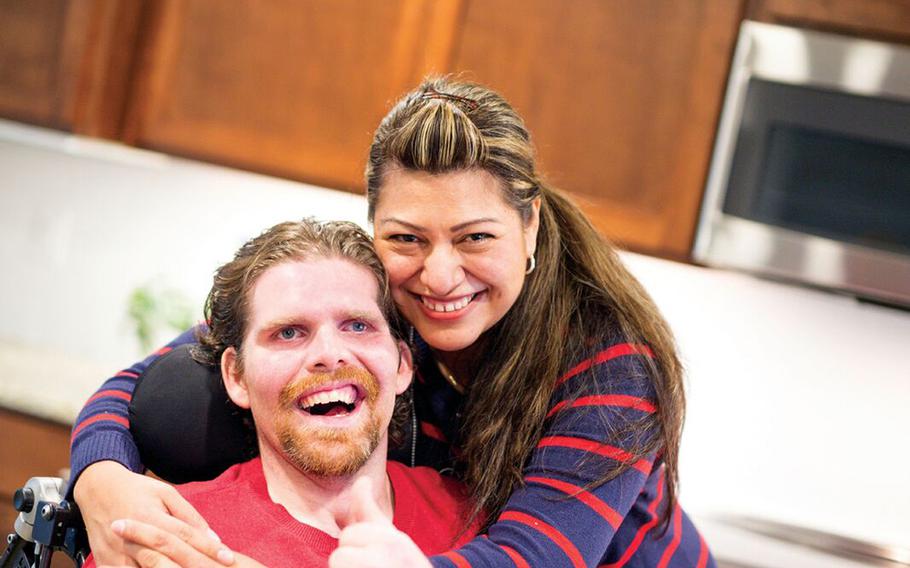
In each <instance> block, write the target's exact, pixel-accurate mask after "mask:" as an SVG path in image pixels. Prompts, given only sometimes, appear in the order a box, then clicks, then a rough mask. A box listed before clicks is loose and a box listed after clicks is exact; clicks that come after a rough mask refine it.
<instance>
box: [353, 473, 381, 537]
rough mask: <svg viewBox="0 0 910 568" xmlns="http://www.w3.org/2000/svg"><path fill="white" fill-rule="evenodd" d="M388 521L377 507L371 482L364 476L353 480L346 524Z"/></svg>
mask: <svg viewBox="0 0 910 568" xmlns="http://www.w3.org/2000/svg"><path fill="white" fill-rule="evenodd" d="M375 522H379V523H389V522H391V521H390V520H389V518H388V517H387V516H386V515H385V513H383V512H382V509H380V508H379V503H377V502H376V497H375V496H374V495H373V483H372V481H370V479H368V478H366V477H361V478H360V479H358V480H357V481H355V482H354V486H353V487H352V488H351V509H350V513H349V515H348V524H349V525H351V524H354V523H375Z"/></svg>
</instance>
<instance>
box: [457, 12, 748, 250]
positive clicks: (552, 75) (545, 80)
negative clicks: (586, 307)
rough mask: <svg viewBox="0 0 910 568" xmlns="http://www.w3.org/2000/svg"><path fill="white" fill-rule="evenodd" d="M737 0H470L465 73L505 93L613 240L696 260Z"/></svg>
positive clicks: (559, 177) (553, 172) (551, 166)
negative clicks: (694, 242) (701, 207)
mask: <svg viewBox="0 0 910 568" xmlns="http://www.w3.org/2000/svg"><path fill="white" fill-rule="evenodd" d="M742 8H743V6H742V2H740V1H737V0H686V1H685V2H677V1H657V0H646V1H640V0H611V1H609V2H605V1H602V0H571V1H568V2H552V1H549V0H471V1H470V2H468V4H467V10H466V14H465V23H464V30H463V34H462V39H461V40H460V42H459V46H458V49H457V51H456V55H455V59H454V62H455V63H454V64H455V67H456V69H462V70H469V71H472V72H473V74H474V76H475V77H476V79H477V80H479V81H480V82H483V83H486V84H489V85H491V86H492V87H494V88H496V89H497V90H499V91H500V92H501V93H503V95H505V96H506V98H508V99H509V100H510V101H511V102H512V103H513V104H514V105H515V107H516V108H517V110H518V112H519V113H520V114H521V115H522V116H523V117H524V118H525V120H526V121H527V124H528V127H529V128H530V130H531V133H532V135H533V136H534V139H535V141H536V143H537V147H538V150H539V155H540V161H541V164H542V168H543V171H544V172H545V173H546V174H548V176H547V177H548V179H549V180H550V181H551V183H553V184H554V185H555V186H558V187H561V188H563V189H565V190H568V191H569V192H570V193H572V194H573V195H574V196H575V197H576V198H577V200H578V201H579V202H580V203H581V204H582V205H583V207H584V208H585V209H586V211H587V213H588V214H589V215H590V216H591V218H592V219H593V221H594V222H595V224H596V225H597V226H598V227H599V228H600V229H601V230H602V232H603V233H604V234H606V235H607V236H608V237H610V238H613V239H615V240H617V241H619V242H621V243H622V244H624V245H626V246H628V247H630V248H633V249H636V250H640V251H646V252H654V253H657V254H660V255H662V256H668V257H677V258H685V257H688V254H689V249H690V246H691V242H692V237H693V234H694V227H695V223H696V219H697V216H698V208H699V205H700V201H701V195H702V191H703V186H704V182H705V178H706V174H707V169H708V163H709V159H710V154H711V148H712V144H713V140H714V130H715V126H716V123H717V119H718V116H719V111H720V107H721V99H722V96H723V93H724V87H725V81H726V77H727V71H728V67H729V62H730V58H731V56H732V50H733V45H734V42H735V38H736V34H737V32H738V27H739V22H740V16H741V13H742V12H741V10H742Z"/></svg>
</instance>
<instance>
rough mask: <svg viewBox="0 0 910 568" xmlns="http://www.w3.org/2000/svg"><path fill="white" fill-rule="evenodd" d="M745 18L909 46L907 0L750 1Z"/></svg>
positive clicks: (908, 3) (908, 1)
mask: <svg viewBox="0 0 910 568" xmlns="http://www.w3.org/2000/svg"><path fill="white" fill-rule="evenodd" d="M746 17H747V18H749V19H751V20H756V21H759V22H770V23H775V24H783V25H788V26H794V27H805V28H814V29H818V30H823V31H831V32H835V33H843V34H847V35H855V36H859V37H864V38H870V39H878V40H882V41H894V42H901V43H910V0H750V2H749V7H748V10H747V12H746Z"/></svg>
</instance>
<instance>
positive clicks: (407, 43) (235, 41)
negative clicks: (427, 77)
mask: <svg viewBox="0 0 910 568" xmlns="http://www.w3.org/2000/svg"><path fill="white" fill-rule="evenodd" d="M459 9H460V2H458V1H454V0H437V1H426V0H389V1H382V2H379V1H368V2H364V1H362V0H335V1H332V2H326V1H324V0H274V1H271V2H223V1H222V0H159V1H155V2H151V3H150V9H149V12H148V13H147V19H146V21H145V23H144V27H145V34H144V36H143V40H142V43H141V47H140V50H141V57H140V59H139V62H138V66H137V69H136V82H135V84H134V90H133V92H132V97H131V100H130V107H129V109H128V114H127V123H126V129H125V132H124V139H125V140H126V141H128V142H130V143H132V144H136V145H138V146H142V147H146V148H152V149H156V150H163V151H166V152H171V153H176V154H182V155H188V156H193V157H197V158H201V159H206V160H211V161H216V162H221V163H227V164H230V165H234V166H239V167H243V168H248V169H253V170H258V171H262V172H268V173H273V174H278V175H281V176H285V177H289V178H294V179H298V180H303V181H307V182H311V183H316V184H320V185H325V186H328V187H333V188H339V189H347V190H350V191H355V192H360V191H362V190H363V189H362V188H363V181H362V180H363V168H364V164H365V161H366V155H367V150H368V148H369V144H370V140H371V135H372V132H373V130H374V129H375V127H376V126H377V125H378V123H379V120H380V119H381V118H382V116H383V115H384V114H385V112H386V110H387V108H388V106H389V104H390V102H391V101H392V100H394V99H395V98H396V97H397V96H398V95H399V94H401V93H402V92H404V91H405V90H407V89H408V88H409V87H411V86H412V85H414V84H415V83H416V82H417V81H418V80H419V79H420V77H422V76H423V75H424V74H426V73H427V72H429V71H437V72H439V71H443V70H445V69H447V68H448V58H449V56H450V51H451V43H452V41H453V37H454V33H455V26H456V24H457V22H458V13H459ZM301 213H304V212H301Z"/></svg>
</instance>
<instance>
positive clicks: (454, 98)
mask: <svg viewBox="0 0 910 568" xmlns="http://www.w3.org/2000/svg"><path fill="white" fill-rule="evenodd" d="M420 98H422V99H442V100H446V101H451V102H453V103H461V104H463V105H465V106H466V107H468V110H474V109H476V108H477V107H479V106H480V103H478V102H477V101H475V100H474V99H469V98H467V97H459V96H458V95H452V94H449V93H440V92H439V91H437V90H436V89H433V88H429V89H427V90H426V91H424V92H423V94H421V95H420Z"/></svg>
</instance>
